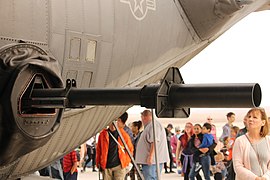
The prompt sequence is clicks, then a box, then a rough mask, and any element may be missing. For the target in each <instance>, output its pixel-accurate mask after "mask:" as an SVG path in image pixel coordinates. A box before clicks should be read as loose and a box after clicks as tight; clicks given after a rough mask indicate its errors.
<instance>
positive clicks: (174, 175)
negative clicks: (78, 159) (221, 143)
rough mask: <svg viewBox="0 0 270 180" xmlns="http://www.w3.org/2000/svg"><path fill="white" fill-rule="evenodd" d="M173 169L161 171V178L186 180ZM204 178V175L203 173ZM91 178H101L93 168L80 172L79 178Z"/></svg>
mask: <svg viewBox="0 0 270 180" xmlns="http://www.w3.org/2000/svg"><path fill="white" fill-rule="evenodd" d="M173 171H174V172H175V173H168V174H165V172H164V170H163V171H162V173H161V176H160V179H161V180H176V179H177V180H184V177H182V176H181V174H178V173H177V169H173ZM200 173H201V171H200ZM201 175H202V174H201ZM202 178H203V175H202ZM90 179H94V180H99V176H98V172H92V168H87V169H86V171H85V172H83V173H81V172H79V176H78V180H90ZM203 179H204V178H203ZM212 179H214V178H213V176H211V180H212ZM128 180H130V178H128Z"/></svg>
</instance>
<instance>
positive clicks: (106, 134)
mask: <svg viewBox="0 0 270 180" xmlns="http://www.w3.org/2000/svg"><path fill="white" fill-rule="evenodd" d="M119 130H120V132H121V134H122V136H123V138H124V140H125V142H126V144H127V146H128V149H129V150H130V152H131V153H133V145H132V142H131V139H130V137H129V135H128V134H127V133H126V132H125V131H124V129H123V128H119ZM130 162H131V159H130V157H129V155H128V153H127V152H126V150H125V148H124V145H123V142H122V141H121V139H120V136H119V134H118V132H117V131H116V129H115V127H114V125H113V123H111V124H110V125H109V128H108V129H103V130H102V131H101V133H100V135H99V138H98V144H97V149H96V165H97V167H98V168H99V170H100V171H101V172H102V176H103V178H104V179H105V180H113V179H114V180H123V179H124V177H125V175H126V167H128V165H129V163H130Z"/></svg>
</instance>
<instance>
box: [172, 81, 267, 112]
mask: <svg viewBox="0 0 270 180" xmlns="http://www.w3.org/2000/svg"><path fill="white" fill-rule="evenodd" d="M261 96H262V95H261V88H260V86H259V84H257V83H255V84H180V85H173V86H172V87H171V90H170V101H171V104H172V105H173V106H176V107H178V106H180V107H189V108H192V107H193V108H231V107H234V108H243V107H258V106H259V105H260V103H261Z"/></svg>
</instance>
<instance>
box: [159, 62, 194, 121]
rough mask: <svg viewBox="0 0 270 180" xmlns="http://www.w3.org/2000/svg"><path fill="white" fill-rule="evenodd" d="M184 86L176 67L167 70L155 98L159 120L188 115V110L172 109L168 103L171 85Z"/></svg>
mask: <svg viewBox="0 0 270 180" xmlns="http://www.w3.org/2000/svg"><path fill="white" fill-rule="evenodd" d="M175 84H184V80H183V78H182V76H181V74H180V71H179V69H178V68H176V67H171V68H169V69H168V71H167V73H166V75H165V77H164V79H163V80H162V82H161V84H160V87H159V89H158V91H157V98H156V108H155V111H156V115H157V117H159V118H163V117H166V118H171V117H177V118H187V117H189V115H190V108H178V107H173V106H172V105H171V103H170V99H169V93H170V88H171V87H172V85H175Z"/></svg>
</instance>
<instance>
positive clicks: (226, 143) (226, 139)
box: [220, 137, 230, 166]
mask: <svg viewBox="0 0 270 180" xmlns="http://www.w3.org/2000/svg"><path fill="white" fill-rule="evenodd" d="M223 141H224V144H223V147H222V148H221V150H220V152H222V153H223V155H224V160H223V161H224V163H225V166H227V164H228V162H229V154H230V152H229V137H224V139H223Z"/></svg>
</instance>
